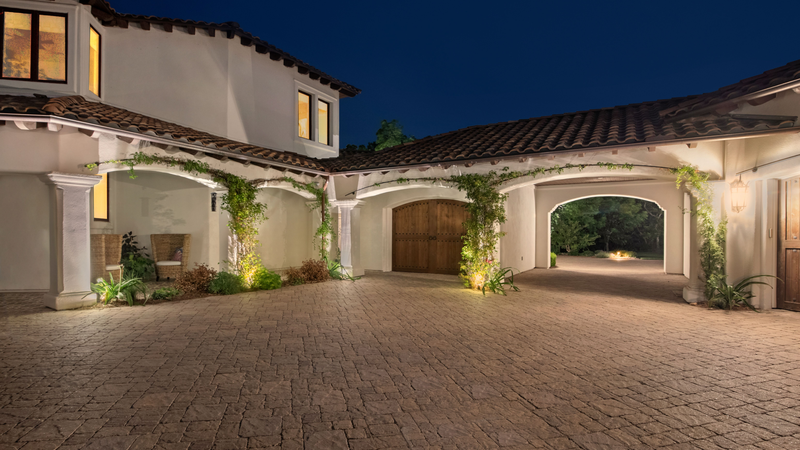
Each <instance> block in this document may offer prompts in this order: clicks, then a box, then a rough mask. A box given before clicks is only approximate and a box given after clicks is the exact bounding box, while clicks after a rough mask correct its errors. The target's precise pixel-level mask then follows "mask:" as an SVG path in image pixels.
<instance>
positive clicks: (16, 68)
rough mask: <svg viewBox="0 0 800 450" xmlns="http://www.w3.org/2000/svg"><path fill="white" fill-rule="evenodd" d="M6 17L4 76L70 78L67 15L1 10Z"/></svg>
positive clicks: (62, 80)
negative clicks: (68, 74) (68, 76)
mask: <svg viewBox="0 0 800 450" xmlns="http://www.w3.org/2000/svg"><path fill="white" fill-rule="evenodd" d="M0 15H2V18H3V71H2V78H8V79H17V80H30V81H46V82H54V83H66V82H67V16H66V15H63V14H53V13H40V12H37V11H18V10H8V9H3V10H0Z"/></svg>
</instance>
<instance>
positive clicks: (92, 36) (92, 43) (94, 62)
mask: <svg viewBox="0 0 800 450" xmlns="http://www.w3.org/2000/svg"><path fill="white" fill-rule="evenodd" d="M89 90H90V91H92V93H93V94H94V95H97V96H98V97H99V96H100V33H98V32H97V31H95V30H94V28H91V27H89Z"/></svg>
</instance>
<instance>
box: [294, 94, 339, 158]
mask: <svg viewBox="0 0 800 450" xmlns="http://www.w3.org/2000/svg"><path fill="white" fill-rule="evenodd" d="M313 105H316V108H314V106H313ZM315 128H316V129H315ZM297 135H298V136H300V137H301V138H303V139H308V140H310V141H317V142H319V143H320V144H324V145H331V103H330V102H326V101H324V100H320V99H319V98H318V97H317V96H316V95H313V94H306V93H305V92H303V91H297Z"/></svg>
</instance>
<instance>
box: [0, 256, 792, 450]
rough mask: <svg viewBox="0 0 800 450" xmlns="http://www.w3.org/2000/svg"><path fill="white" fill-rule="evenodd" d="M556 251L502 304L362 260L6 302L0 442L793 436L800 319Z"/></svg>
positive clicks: (181, 445) (745, 441)
mask: <svg viewBox="0 0 800 450" xmlns="http://www.w3.org/2000/svg"><path fill="white" fill-rule="evenodd" d="M559 263H560V265H561V266H562V267H560V268H558V269H555V270H549V271H545V270H535V271H532V272H529V273H526V274H523V275H521V276H519V277H518V279H517V281H518V282H519V285H520V287H521V288H522V289H523V291H522V292H520V293H512V294H511V295H509V296H508V297H501V296H496V295H489V296H486V297H483V296H481V295H480V294H476V293H473V292H469V291H466V290H464V289H462V288H461V287H460V285H459V284H458V282H457V281H455V279H454V278H452V277H438V276H430V277H426V276H408V275H401V274H385V275H384V274H371V275H369V276H368V277H366V278H364V279H362V280H360V281H358V282H356V283H349V282H330V283H324V284H317V285H307V286H299V287H292V288H285V289H281V290H278V291H273V292H264V293H259V294H245V295H239V296H234V297H226V298H207V299H201V300H193V301H184V302H175V303H167V304H161V305H152V306H147V307H144V308H142V307H135V308H128V307H125V308H108V309H95V310H83V311H67V312H59V313H56V312H49V311H44V310H41V309H39V308H34V309H31V308H30V307H27V308H26V307H22V306H19V305H20V303H19V301H16V302H17V303H14V301H12V300H8V302H7V304H8V303H9V302H10V303H13V304H16V305H18V307H14V308H11V307H8V308H7V309H6V314H5V316H4V317H3V318H2V320H0V325H2V334H0V345H2V347H0V357H2V360H0V377H2V378H0V381H1V382H2V385H0V448H35V449H47V448H57V447H59V446H60V448H97V449H126V448H136V449H144V448H165V449H186V448H192V449H195V448H212V447H213V448H258V447H268V446H282V447H283V448H302V447H303V446H305V448H311V449H323V448H347V447H348V445H349V446H350V448H354V449H361V448H387V447H406V446H419V447H424V446H431V447H435V448H496V447H509V448H586V449H595V448H651V447H659V446H666V447H668V448H694V447H699V448H720V447H722V448H780V449H790V448H800V440H798V438H800V383H799V382H798V379H800V365H798V360H800V351H798V350H800V346H798V338H797V330H798V329H799V328H800V314H797V313H790V312H783V311H775V312H770V313H763V314H755V313H751V312H741V311H740V312H733V313H726V312H722V311H708V310H705V309H702V308H699V307H692V306H689V305H686V304H684V303H682V302H681V301H680V300H679V299H678V298H677V297H676V296H675V295H674V293H673V291H676V290H679V289H680V288H681V286H682V285H683V283H684V282H685V279H684V278H682V277H678V276H666V275H661V274H658V273H657V272H658V270H659V269H660V263H658V262H624V263H622V262H621V263H617V262H613V261H607V260H605V261H600V260H594V259H580V260H576V259H569V258H567V259H564V258H562V259H560V260H559ZM619 268H628V269H630V270H631V271H630V272H628V275H627V276H623V275H620V273H619ZM576 269H582V270H584V272H583V273H579V272H576V271H575V270H576Z"/></svg>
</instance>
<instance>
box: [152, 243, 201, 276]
mask: <svg viewBox="0 0 800 450" xmlns="http://www.w3.org/2000/svg"><path fill="white" fill-rule="evenodd" d="M150 248H151V249H152V250H153V259H154V260H155V262H156V281H158V280H159V279H161V278H169V279H173V280H174V279H176V278H177V277H178V275H180V274H182V273H183V272H184V271H186V266H187V265H188V264H189V251H190V250H191V248H192V235H191V234H151V235H150ZM178 249H181V250H182V252H183V254H182V256H181V259H180V261H173V257H174V256H175V252H176V251H177V250H178Z"/></svg>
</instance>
